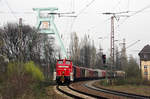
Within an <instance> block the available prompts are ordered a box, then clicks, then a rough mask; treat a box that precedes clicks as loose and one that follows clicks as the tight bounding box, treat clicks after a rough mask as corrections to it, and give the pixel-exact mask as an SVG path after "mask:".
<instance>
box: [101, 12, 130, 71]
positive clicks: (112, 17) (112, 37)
mask: <svg viewBox="0 0 150 99" xmlns="http://www.w3.org/2000/svg"><path fill="white" fill-rule="evenodd" d="M122 13H128V11H126V12H117V13H111V12H106V13H103V14H106V15H112V16H111V36H110V57H111V70H112V67H113V66H114V63H115V62H114V57H115V54H114V46H115V44H114V42H115V40H114V38H115V35H114V18H116V19H117V17H129V16H127V15H117V16H116V14H122Z"/></svg>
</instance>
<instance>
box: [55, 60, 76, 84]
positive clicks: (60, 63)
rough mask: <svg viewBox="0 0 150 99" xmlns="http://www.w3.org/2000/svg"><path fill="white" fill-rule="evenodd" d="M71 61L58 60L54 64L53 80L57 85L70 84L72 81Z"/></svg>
mask: <svg viewBox="0 0 150 99" xmlns="http://www.w3.org/2000/svg"><path fill="white" fill-rule="evenodd" d="M72 68H73V66H72V61H71V60H67V59H59V60H57V63H56V72H55V73H54V80H56V82H57V83H58V84H59V83H70V81H73V78H72V76H73V72H72V70H73V69H72Z"/></svg>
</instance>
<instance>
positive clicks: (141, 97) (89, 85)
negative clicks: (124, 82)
mask: <svg viewBox="0 0 150 99" xmlns="http://www.w3.org/2000/svg"><path fill="white" fill-rule="evenodd" d="M94 82H95V81H91V82H90V83H86V84H84V86H85V87H87V88H89V89H92V90H96V91H100V92H104V93H109V94H113V95H117V96H123V97H128V98H136V99H150V96H144V95H137V94H131V93H125V92H119V91H114V90H109V89H104V88H97V87H94V86H92V84H93V83H94Z"/></svg>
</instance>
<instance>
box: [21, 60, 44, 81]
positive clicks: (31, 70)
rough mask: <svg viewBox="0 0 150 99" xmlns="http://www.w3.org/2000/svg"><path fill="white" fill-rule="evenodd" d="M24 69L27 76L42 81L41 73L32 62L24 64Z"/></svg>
mask: <svg viewBox="0 0 150 99" xmlns="http://www.w3.org/2000/svg"><path fill="white" fill-rule="evenodd" d="M24 68H25V72H26V73H27V74H30V75H31V76H32V77H33V79H35V80H38V81H43V80H44V75H43V73H42V72H41V71H40V69H39V67H38V66H36V65H35V64H34V62H32V61H30V62H27V63H25V65H24Z"/></svg>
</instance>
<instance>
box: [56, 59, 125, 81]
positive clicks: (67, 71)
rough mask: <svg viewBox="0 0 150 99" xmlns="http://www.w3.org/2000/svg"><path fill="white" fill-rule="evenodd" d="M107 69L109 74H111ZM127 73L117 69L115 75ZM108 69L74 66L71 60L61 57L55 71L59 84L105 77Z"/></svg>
mask: <svg viewBox="0 0 150 99" xmlns="http://www.w3.org/2000/svg"><path fill="white" fill-rule="evenodd" d="M108 72H109V71H107V75H108V76H110V75H109V73H108ZM124 74H125V73H124V72H123V71H118V72H117V71H115V72H114V76H115V77H117V76H123V75H124ZM105 77H106V71H105V70H100V69H90V68H85V67H79V66H73V63H72V61H71V60H67V59H59V60H57V63H56V71H55V72H54V80H56V82H57V83H58V84H63V83H65V84H66V83H67V84H69V83H70V82H71V81H76V80H85V79H97V78H105Z"/></svg>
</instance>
